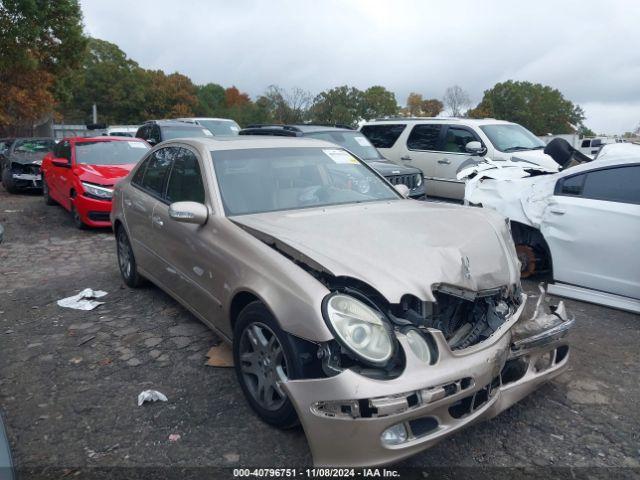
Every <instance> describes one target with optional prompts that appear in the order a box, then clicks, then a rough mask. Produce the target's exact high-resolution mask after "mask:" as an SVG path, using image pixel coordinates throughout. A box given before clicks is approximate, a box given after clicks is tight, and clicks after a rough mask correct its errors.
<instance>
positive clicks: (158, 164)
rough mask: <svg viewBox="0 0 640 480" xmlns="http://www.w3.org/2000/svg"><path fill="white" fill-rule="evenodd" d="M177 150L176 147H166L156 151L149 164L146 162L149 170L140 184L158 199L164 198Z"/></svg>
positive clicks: (146, 170)
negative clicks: (165, 187)
mask: <svg viewBox="0 0 640 480" xmlns="http://www.w3.org/2000/svg"><path fill="white" fill-rule="evenodd" d="M176 150H177V148H176V147H166V148H161V149H160V150H156V151H155V152H154V153H153V154H152V155H151V157H150V158H149V160H148V162H146V163H147V168H146V169H145V171H144V176H143V177H142V182H141V183H140V186H141V187H142V188H144V189H145V190H147V191H148V192H149V193H151V194H153V195H155V196H157V197H162V196H163V194H164V186H165V179H166V178H167V173H168V172H169V168H170V167H171V162H172V161H173V157H174V154H175V151H176Z"/></svg>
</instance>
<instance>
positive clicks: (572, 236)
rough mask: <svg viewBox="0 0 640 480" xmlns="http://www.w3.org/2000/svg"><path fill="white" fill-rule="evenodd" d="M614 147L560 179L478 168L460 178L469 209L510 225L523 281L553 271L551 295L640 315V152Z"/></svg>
mask: <svg viewBox="0 0 640 480" xmlns="http://www.w3.org/2000/svg"><path fill="white" fill-rule="evenodd" d="M556 141H557V140H556ZM549 145H551V144H549ZM617 145H620V147H618V148H617V149H614V147H616V146H617ZM623 146H624V147H626V148H621V147H623ZM611 147H612V150H611V152H607V153H604V154H603V155H602V158H598V159H597V160H595V161H593V162H589V163H583V164H580V165H576V166H573V167H570V168H567V169H565V170H563V171H562V172H559V173H553V172H547V173H546V174H545V173H544V172H541V171H536V172H531V171H529V170H528V168H527V167H526V166H525V167H523V165H522V164H517V163H513V164H512V163H511V162H509V164H508V165H507V164H503V165H500V166H496V164H494V165H486V164H485V163H483V162H480V163H479V164H477V165H470V166H469V167H468V168H467V169H466V170H465V171H463V172H461V175H460V176H461V178H463V177H466V178H471V179H470V180H468V182H467V188H466V193H465V199H466V200H467V201H468V202H469V203H472V204H476V205H482V206H483V207H485V208H490V209H493V210H496V211H498V212H499V213H501V214H502V215H505V216H507V217H509V218H510V219H511V230H512V233H513V237H514V241H515V243H516V249H517V251H518V255H519V257H520V261H521V269H522V273H523V276H529V275H532V274H534V273H536V272H539V271H541V270H542V271H545V270H546V271H550V272H551V274H552V276H553V281H554V283H553V284H551V285H549V292H550V293H553V294H555V295H560V296H564V297H569V298H575V299H577V300H583V301H587V302H592V303H599V304H602V305H608V306H612V307H616V308H620V309H624V310H629V311H632V312H637V313H640V258H639V257H638V255H637V254H636V246H637V244H638V239H640V187H639V185H640V146H638V145H632V144H616V145H611ZM532 173H535V175H531V174H532Z"/></svg>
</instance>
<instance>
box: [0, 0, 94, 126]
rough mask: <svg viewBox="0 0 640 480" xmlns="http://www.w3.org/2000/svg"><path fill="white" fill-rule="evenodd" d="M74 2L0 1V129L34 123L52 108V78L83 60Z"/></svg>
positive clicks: (78, 15)
mask: <svg viewBox="0 0 640 480" xmlns="http://www.w3.org/2000/svg"><path fill="white" fill-rule="evenodd" d="M84 48H85V37H84V35H83V33H82V12H81V10H80V6H79V4H78V2H77V0H56V1H55V2H52V1H48V0H2V2H0V91H1V92H2V97H3V101H2V102H0V129H4V130H8V127H9V126H13V127H14V128H15V127H20V126H28V125H31V124H33V122H34V121H36V120H37V119H38V118H40V117H41V116H42V115H44V114H45V113H47V112H49V111H51V109H52V107H53V103H54V96H53V90H54V80H55V78H56V76H59V75H64V74H65V73H66V72H67V71H68V70H69V69H73V68H75V67H77V66H78V65H79V63H80V61H81V60H82V57H83V52H84Z"/></svg>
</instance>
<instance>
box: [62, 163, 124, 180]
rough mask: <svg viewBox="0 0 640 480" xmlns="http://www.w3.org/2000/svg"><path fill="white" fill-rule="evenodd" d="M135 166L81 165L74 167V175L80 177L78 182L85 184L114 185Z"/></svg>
mask: <svg viewBox="0 0 640 480" xmlns="http://www.w3.org/2000/svg"><path fill="white" fill-rule="evenodd" d="M135 166H136V164H135V163H131V164H126V165H87V164H84V163H81V164H78V165H77V166H76V167H75V173H76V174H77V175H78V176H79V177H80V180H83V181H85V182H90V183H97V184H99V185H115V184H116V183H118V182H119V181H120V180H121V179H123V178H124V177H126V176H127V175H129V172H130V171H131V170H132V169H133V167H135Z"/></svg>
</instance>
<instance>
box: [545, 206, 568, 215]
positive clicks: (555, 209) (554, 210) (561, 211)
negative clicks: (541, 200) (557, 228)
mask: <svg viewBox="0 0 640 480" xmlns="http://www.w3.org/2000/svg"><path fill="white" fill-rule="evenodd" d="M549 211H550V212H551V213H555V214H556V215H564V214H565V213H567V211H566V210H565V209H564V208H558V207H551V208H549Z"/></svg>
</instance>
